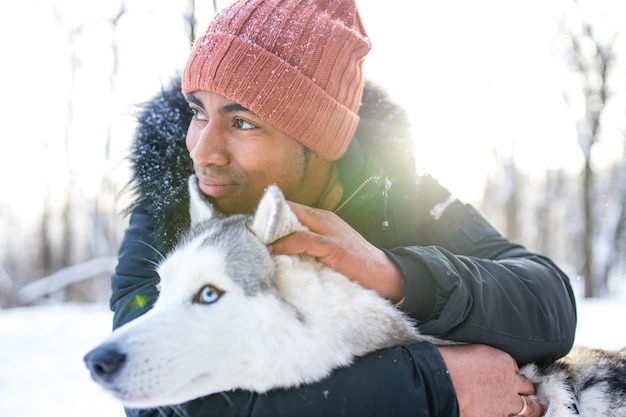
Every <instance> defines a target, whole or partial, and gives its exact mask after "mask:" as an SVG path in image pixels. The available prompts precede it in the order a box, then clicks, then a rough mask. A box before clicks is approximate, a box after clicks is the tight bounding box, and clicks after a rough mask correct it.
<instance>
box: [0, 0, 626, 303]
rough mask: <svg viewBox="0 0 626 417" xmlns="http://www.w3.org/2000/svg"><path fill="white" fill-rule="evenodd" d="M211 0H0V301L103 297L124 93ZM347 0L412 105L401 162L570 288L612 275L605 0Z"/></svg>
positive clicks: (614, 88)
mask: <svg viewBox="0 0 626 417" xmlns="http://www.w3.org/2000/svg"><path fill="white" fill-rule="evenodd" d="M227 3H229V2H228V1H218V2H215V1H198V0H196V1H194V0H168V1H166V0H159V1H156V0H118V1H112V0H107V1H104V0H101V1H90V2H79V1H77V0H73V1H72V0H26V1H21V2H17V1H12V2H10V3H6V4H4V5H3V6H2V9H3V12H2V13H1V14H0V34H1V36H0V47H1V51H0V53H1V54H2V57H3V62H4V64H3V65H2V77H0V83H2V91H3V94H2V97H1V98H0V106H1V110H2V112H1V113H0V114H1V115H2V119H1V120H2V131H3V132H4V138H3V139H2V140H1V141H0V174H1V175H2V181H1V182H0V196H1V197H0V308H10V307H16V306H28V305H33V304H42V303H50V302H53V303H56V302H67V301H78V302H106V301H107V300H108V297H109V295H110V291H109V282H108V278H109V276H110V273H111V272H112V269H113V268H114V266H115V256H116V253H117V249H118V245H119V243H120V240H121V237H122V234H123V230H124V228H125V226H126V222H127V218H126V217H125V216H124V215H123V214H122V212H123V209H124V207H125V206H126V204H128V202H129V201H130V198H131V196H130V195H128V193H124V187H125V185H126V182H127V181H128V178H129V174H128V166H127V163H126V160H125V158H126V156H127V152H128V149H129V146H130V144H131V141H132V137H133V129H134V116H135V114H136V112H137V111H138V109H139V106H140V105H141V103H142V102H145V101H146V100H148V99H150V97H152V96H153V94H155V93H156V92H157V91H158V90H159V89H160V88H161V86H162V85H167V84H168V83H169V81H170V79H171V78H172V77H174V76H175V75H176V74H177V73H179V72H180V71H181V70H182V68H183V66H184V62H185V59H186V57H187V54H188V52H189V50H190V47H191V43H192V40H193V39H194V38H195V37H196V36H197V35H198V34H199V33H201V32H202V31H203V30H204V28H205V27H206V25H207V24H208V22H209V21H210V19H211V18H212V16H213V14H214V11H215V9H219V8H221V7H223V6H224V5H225V4H227ZM439 3H444V4H433V2H421V1H417V2H406V1H404V0H388V1H386V2H384V3H381V2H377V1H375V0H357V4H358V5H359V7H360V10H361V13H362V17H363V20H364V24H365V26H366V28H367V29H368V33H369V35H370V37H371V38H372V41H373V45H374V46H373V50H372V53H371V55H370V57H368V60H367V63H366V71H367V72H368V74H369V76H370V78H372V79H373V80H375V81H376V82H377V83H378V84H380V85H381V86H383V87H385V88H386V89H387V90H388V91H389V93H390V94H391V95H392V97H394V98H395V99H396V101H398V102H399V103H400V104H402V105H404V106H405V107H406V109H407V111H408V112H409V115H410V116H411V117H412V120H413V128H414V132H415V138H416V139H415V145H416V157H417V161H418V167H417V169H418V170H420V171H426V172H429V173H431V174H433V175H434V176H435V177H437V178H438V179H439V180H440V182H442V183H443V184H444V185H446V186H447V187H448V188H450V189H451V190H452V191H453V192H454V193H455V194H457V195H458V196H459V197H461V198H462V199H463V200H465V201H466V202H470V203H473V204H474V205H475V206H476V207H477V208H478V209H479V210H480V211H482V212H483V213H484V214H485V215H486V216H487V217H488V218H489V219H490V220H491V221H492V222H493V223H494V224H495V225H496V226H497V227H499V228H500V230H501V231H502V232H503V233H504V234H505V235H507V236H508V237H509V238H511V239H512V240H514V241H518V242H521V243H523V244H524V245H525V246H527V247H529V248H530V249H532V250H535V251H538V252H541V253H543V254H545V255H547V256H549V257H551V258H553V259H554V260H555V261H556V262H557V263H558V264H559V265H560V266H561V267H563V269H565V270H566V272H568V274H569V275H570V277H571V278H572V280H573V282H574V286H575V288H576V289H577V291H578V292H579V294H580V295H581V297H584V298H593V297H607V296H610V295H611V294H615V293H622V292H624V288H625V286H626V280H625V276H626V256H625V249H626V230H625V229H626V158H625V152H626V117H625V116H626V73H625V71H624V63H625V62H624V56H625V53H626V44H625V42H624V38H623V33H620V31H619V29H620V28H624V27H626V25H625V23H626V18H625V15H624V6H622V5H621V4H620V2H619V1H606V0H600V1H593V0H588V1H582V0H581V1H572V0H560V1H556V2H549V4H546V3H545V2H542V1H540V0H532V1H528V2H517V3H514V4H513V3H510V2H498V1H496V0H480V1H477V2H463V1H460V0H458V1H453V2H439Z"/></svg>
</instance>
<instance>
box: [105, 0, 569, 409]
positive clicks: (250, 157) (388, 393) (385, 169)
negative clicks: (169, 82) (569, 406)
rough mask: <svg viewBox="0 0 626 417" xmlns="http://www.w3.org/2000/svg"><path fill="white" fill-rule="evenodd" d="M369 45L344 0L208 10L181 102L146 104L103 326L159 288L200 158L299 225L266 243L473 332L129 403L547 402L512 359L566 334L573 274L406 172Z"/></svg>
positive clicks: (223, 204)
mask: <svg viewBox="0 0 626 417" xmlns="http://www.w3.org/2000/svg"><path fill="white" fill-rule="evenodd" d="M369 49H370V41H369V39H368V37H367V35H366V33H365V30H364V28H363V25H362V23H361V20H360V17H359V14H358V11H357V9H356V5H355V4H354V0H249V1H244V0H240V1H238V2H236V3H234V4H232V5H231V6H230V7H228V8H226V9H225V10H223V11H222V12H221V13H220V14H219V15H218V16H217V17H216V18H215V19H214V20H213V22H212V23H211V24H210V26H209V28H208V29H207V31H206V33H205V34H204V35H203V36H202V37H200V38H199V39H198V40H197V41H196V43H195V45H194V48H193V50H192V52H191V55H190V57H189V60H188V62H187V65H186V68H185V70H184V72H183V74H182V81H181V84H182V92H183V96H182V97H184V99H186V101H187V103H188V108H189V109H191V115H190V116H189V115H188V114H187V112H186V111H185V109H184V107H185V103H184V99H183V98H182V97H181V96H180V95H179V94H174V93H173V92H172V91H166V92H164V93H163V94H162V96H161V97H158V98H156V99H155V100H154V101H153V102H152V103H151V104H150V105H149V106H148V107H147V108H146V110H145V112H144V113H143V115H142V117H141V118H140V126H139V129H138V135H137V140H136V144H135V149H134V151H133V164H134V169H135V176H136V178H135V184H136V186H137V190H138V191H139V198H138V201H137V203H136V205H135V206H134V209H133V213H132V215H131V217H130V222H129V227H128V229H127V232H126V235H125V237H124V241H123V242H122V245H121V248H120V255H119V263H118V266H117V269H116V273H115V274H114V276H113V277H112V287H113V295H112V298H111V305H112V309H113V310H114V311H115V323H114V325H115V326H116V327H117V326H120V325H122V324H124V323H126V322H128V321H130V320H132V319H133V318H135V317H137V316H138V315H140V314H142V313H143V312H145V311H147V310H148V309H149V308H150V307H151V305H152V303H153V302H154V300H155V298H156V288H155V285H156V283H157V282H158V277H157V276H156V275H155V273H154V272H153V268H152V262H154V261H157V260H158V257H159V254H158V253H159V252H160V253H165V252H167V251H168V250H169V249H170V248H171V247H172V245H174V244H175V242H176V241H177V239H178V238H179V237H180V235H181V234H182V233H183V232H184V231H185V229H186V228H187V227H188V221H189V219H188V215H187V214H186V210H187V196H186V195H185V192H186V186H185V184H186V178H187V177H188V175H189V174H190V173H191V172H195V173H196V175H197V176H198V178H199V187H200V189H201V190H202V192H203V193H204V194H206V195H207V197H208V198H210V199H211V201H212V202H213V203H214V204H215V205H216V206H217V207H218V208H219V209H220V210H221V211H223V212H224V213H237V212H252V211H253V210H254V208H255V207H256V204H257V203H258V201H259V199H260V197H261V195H262V193H263V190H264V189H265V187H267V186H268V185H269V184H272V183H276V184H278V185H279V186H280V188H281V189H282V191H283V193H284V194H285V196H286V197H287V199H288V200H290V201H291V203H290V204H291V205H292V208H293V209H294V212H295V213H296V215H297V216H298V218H299V219H300V221H301V222H302V223H303V224H305V225H306V226H307V227H308V228H309V229H310V230H309V231H308V232H301V233H295V234H292V235H290V236H287V237H285V238H283V239H281V240H279V241H277V242H275V243H273V244H272V245H270V247H269V248H268V250H270V251H272V252H273V253H275V254H283V253H302V252H306V253H309V254H311V255H313V256H315V257H317V258H318V259H319V260H320V261H322V262H323V263H325V264H326V265H328V266H330V267H331V268H334V269H335V270H337V271H339V272H341V273H343V274H345V275H346V276H347V277H349V278H350V279H352V280H355V281H357V282H359V283H360V284H361V285H363V286H365V287H368V288H372V289H374V290H376V291H377V292H378V293H379V294H380V295H381V296H382V297H386V298H388V299H389V300H391V301H392V302H394V303H396V304H397V305H398V306H399V308H402V309H403V310H404V311H406V312H407V313H408V314H409V315H410V316H412V317H413V318H414V319H415V320H416V321H417V322H418V323H419V327H420V330H421V331H422V332H424V333H429V334H434V335H436V336H439V337H442V338H448V339H451V340H457V341H462V342H467V343H471V345H463V346H456V347H442V348H439V349H437V348H435V347H434V346H432V345H429V344H427V343H421V344H416V345H411V346H402V347H397V348H393V349H386V350H383V351H379V352H375V353H373V354H371V355H367V356H365V357H364V358H361V359H359V360H357V362H356V363H355V364H354V365H353V366H351V367H349V368H345V369H340V370H337V371H336V372H334V373H333V374H332V375H331V376H330V377H329V378H327V379H326V380H324V381H321V382H319V383H317V384H311V385H308V386H304V387H300V388H298V389H293V390H275V391H272V392H270V393H267V394H263V395H257V394H254V393H250V392H243V391H237V392H230V393H223V394H221V395H219V394H218V395H213V396H209V397H207V398H201V399H198V400H195V401H192V402H190V403H188V404H185V405H181V406H179V407H176V408H173V409H171V410H169V411H168V410H145V411H138V410H127V414H128V415H133V416H145V417H147V416H162V415H184V416H212V415H215V416H218V415H220V416H222V415H233V416H234V415H268V416H270V415H271V416H281V415H282V416H291V415H323V416H333V415H337V416H339V415H341V416H350V415H354V416H363V415H373V416H374V415H378V416H381V415H397V416H400V415H417V416H457V415H460V416H461V417H474V416H480V417H492V416H507V415H511V414H513V415H515V414H517V415H521V416H523V417H538V416H540V415H541V414H542V412H543V409H542V407H541V406H540V405H539V404H538V403H536V402H535V401H533V400H532V399H531V398H529V397H528V395H531V394H532V393H533V390H534V388H533V386H532V384H531V383H530V382H529V381H528V380H526V379H525V378H523V377H521V376H520V375H519V374H518V365H521V364H524V363H527V362H530V361H551V360H554V359H557V358H558V357H560V356H563V355H564V354H566V353H567V352H568V350H569V349H570V347H571V345H572V342H573V335H574V328H575V322H576V318H575V305H574V298H573V295H572V291H571V288H570V286H569V281H568V279H567V277H566V276H565V275H564V274H563V273H562V272H561V271H560V270H559V269H558V268H557V267H556V266H555V265H554V264H553V263H552V262H551V261H550V260H548V259H546V258H544V257H541V256H539V255H536V254H533V253H530V252H528V251H527V250H526V249H525V248H523V247H521V246H519V245H516V244H513V243H511V242H509V241H508V240H506V239H505V238H504V237H502V236H501V235H500V234H499V233H498V232H496V231H495V230H494V229H493V228H492V227H491V226H490V225H489V224H488V223H487V222H486V221H485V220H484V219H483V218H482V217H481V216H480V215H479V214H478V213H477V212H476V211H475V210H474V209H472V208H471V207H470V206H467V205H464V204H462V203H460V202H459V201H457V200H455V199H454V198H453V197H452V196H451V195H450V193H449V192H448V191H447V190H445V189H444V188H443V187H441V186H440V185H439V184H438V183H437V182H436V181H434V180H433V179H432V178H430V177H427V176H424V177H418V176H417V175H416V174H415V166H414V162H413V160H412V158H411V157H410V155H411V153H412V152H411V149H410V147H409V146H410V145H409V143H410V137H409V135H408V128H407V126H408V124H407V121H406V117H405V115H404V114H403V113H402V111H401V109H398V107H397V106H395V105H393V104H392V103H391V102H390V101H389V100H388V99H387V98H386V97H385V96H384V94H383V93H382V92H381V91H380V90H378V89H377V88H375V87H374V86H372V85H368V86H367V87H366V88H365V90H364V89H363V86H364V77H363V74H362V63H363V59H364V57H365V55H366V54H367V53H368V51H369ZM361 101H362V102H363V105H362V106H361V107H360V104H361ZM357 112H358V113H357ZM359 115H360V116H361V117H360V118H359ZM187 126H188V128H187ZM185 128H187V132H186V135H185V133H184V129H185ZM185 136H186V141H185V145H186V146H185V145H184V144H183V142H182V138H183V137H185ZM185 148H186V149H185ZM189 157H190V159H191V162H190V161H189ZM146 243H147V244H146ZM155 249H156V250H155ZM181 343H184V341H181ZM311 343H314V341H311ZM487 345H488V346H491V347H488V346H487ZM496 348H497V349H496ZM505 352H506V353H505ZM277 360H279V359H277ZM168 413H174V414H168Z"/></svg>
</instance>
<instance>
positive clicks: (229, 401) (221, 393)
mask: <svg viewBox="0 0 626 417" xmlns="http://www.w3.org/2000/svg"><path fill="white" fill-rule="evenodd" d="M220 395H221V396H222V397H223V398H224V400H226V402H227V403H228V405H230V406H231V407H232V406H233V400H231V399H230V396H229V395H228V394H227V393H225V392H220Z"/></svg>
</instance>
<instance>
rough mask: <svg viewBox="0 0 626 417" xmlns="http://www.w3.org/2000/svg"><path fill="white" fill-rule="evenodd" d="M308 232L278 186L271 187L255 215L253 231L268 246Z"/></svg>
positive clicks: (264, 195)
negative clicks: (296, 234)
mask: <svg viewBox="0 0 626 417" xmlns="http://www.w3.org/2000/svg"><path fill="white" fill-rule="evenodd" d="M301 230H307V229H306V227H304V226H303V225H301V224H300V222H299V221H298V218H297V217H296V215H295V214H294V213H293V211H291V208H290V207H289V205H288V204H287V202H286V201H285V196H284V195H283V193H282V192H281V191H280V188H278V186H276V185H270V186H269V187H268V188H267V190H265V194H263V197H262V198H261V202H260V203H259V206H258V208H257V210H256V212H255V214H254V219H253V221H252V231H253V232H254V234H255V235H256V236H257V237H258V238H259V240H260V241H261V242H263V243H265V244H266V245H268V244H270V243H272V242H274V241H276V240H278V239H280V238H282V237H285V236H287V235H289V234H291V233H293V232H297V231H301Z"/></svg>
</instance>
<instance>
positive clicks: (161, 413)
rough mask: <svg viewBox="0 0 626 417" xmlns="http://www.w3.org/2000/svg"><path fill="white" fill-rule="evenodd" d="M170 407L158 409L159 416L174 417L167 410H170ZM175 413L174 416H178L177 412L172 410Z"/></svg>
mask: <svg viewBox="0 0 626 417" xmlns="http://www.w3.org/2000/svg"><path fill="white" fill-rule="evenodd" d="M170 409H171V408H170V407H157V411H158V412H159V415H160V416H161V417H172V414H170V413H168V412H167V410H170ZM172 411H174V415H176V414H177V413H176V410H172ZM183 417H184V416H183Z"/></svg>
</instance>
